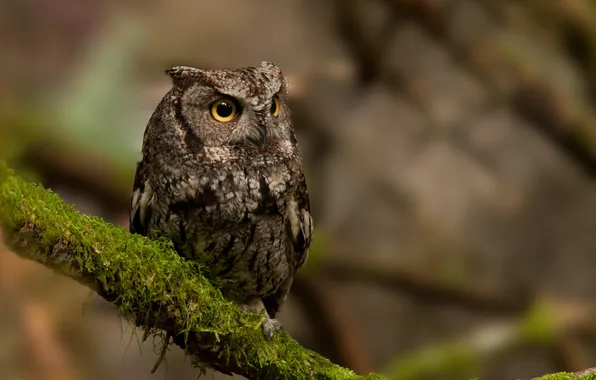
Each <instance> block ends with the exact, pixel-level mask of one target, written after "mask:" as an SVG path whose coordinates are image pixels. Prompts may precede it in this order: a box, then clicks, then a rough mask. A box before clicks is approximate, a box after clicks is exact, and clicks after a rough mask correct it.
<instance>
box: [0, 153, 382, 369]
mask: <svg viewBox="0 0 596 380" xmlns="http://www.w3.org/2000/svg"><path fill="white" fill-rule="evenodd" d="M0 226H1V227H2V230H3V237H4V240H5V242H6V244H7V245H8V246H9V247H10V248H11V249H12V250H13V251H14V252H15V253H17V254H18V255H20V256H21V257H23V258H25V259H29V260H34V261H37V262H39V263H41V264H43V265H45V266H46V267H48V268H51V269H53V270H55V271H56V272H59V273H61V274H63V275H66V276H68V277H71V278H73V279H75V280H77V281H78V282H80V283H82V284H84V285H86V286H89V287H90V288H92V289H93V290H95V291H96V292H97V293H98V294H99V295H100V296H101V297H103V298H105V299H106V300H108V301H109V302H112V303H114V304H116V305H117V306H118V307H119V308H120V310H121V312H122V314H123V316H124V317H125V318H126V319H127V320H129V321H131V322H132V323H134V324H135V325H137V326H139V327H141V328H143V329H145V330H146V331H148V332H152V333H158V332H161V331H162V330H164V331H166V332H167V333H169V334H171V335H173V340H174V343H175V344H177V345H178V346H180V347H182V348H183V349H184V350H185V351H186V352H187V353H188V354H190V355H192V357H193V358H194V359H195V361H196V362H197V363H199V364H201V365H207V366H211V367H215V368H218V369H220V370H223V371H227V372H234V373H237V374H240V375H243V376H245V377H247V378H249V379H308V378H316V379H358V378H363V379H364V378H367V379H380V377H379V376H378V375H375V374H371V375H369V376H367V377H360V376H358V375H356V374H355V373H354V372H353V371H351V370H349V369H346V368H342V367H340V366H338V365H335V364H333V363H331V362H330V361H329V360H328V359H326V358H324V357H322V356H320V355H318V354H316V353H315V352H313V351H310V350H307V349H305V348H303V347H302V346H300V345H299V344H298V343H297V342H296V341H295V340H294V339H292V338H291V337H290V336H289V335H288V334H287V333H284V332H280V333H277V334H275V336H274V338H273V340H272V341H271V342H267V341H265V340H264V338H263V333H262V331H261V328H260V322H261V317H258V316H256V315H252V314H249V313H246V312H243V311H241V310H240V308H239V307H238V306H236V305H234V304H233V303H230V302H228V301H226V300H225V299H224V298H223V297H222V295H221V293H220V292H219V291H218V290H217V289H216V288H214V287H213V286H212V285H211V284H210V283H209V282H208V281H207V279H205V277H203V276H202V275H201V267H200V264H197V263H193V262H189V261H188V260H184V259H182V258H180V256H178V255H177V254H176V253H175V251H174V250H173V249H172V246H171V244H170V243H169V242H166V241H151V240H149V239H147V238H144V237H142V236H139V235H133V234H130V233H128V232H127V231H125V230H124V229H122V228H119V227H116V226H113V225H110V224H108V223H106V222H105V221H103V220H101V219H100V218H97V217H90V216H86V215H83V214H81V213H79V212H77V211H76V210H75V209H74V208H73V207H71V206H69V205H66V204H65V203H64V202H62V201H61V200H60V198H59V197H58V196H57V195H55V194H53V193H52V192H51V191H48V190H45V189H43V188H42V187H41V186H37V185H35V184H31V183H28V182H27V181H24V180H23V179H22V178H20V177H19V176H17V175H16V174H15V173H14V172H13V171H12V170H10V169H9V168H8V167H7V166H6V164H5V163H3V162H0Z"/></svg>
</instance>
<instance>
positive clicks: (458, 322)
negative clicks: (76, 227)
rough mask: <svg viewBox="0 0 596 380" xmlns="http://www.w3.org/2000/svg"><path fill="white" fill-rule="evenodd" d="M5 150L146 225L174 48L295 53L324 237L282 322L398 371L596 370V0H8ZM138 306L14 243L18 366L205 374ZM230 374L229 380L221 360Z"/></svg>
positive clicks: (10, 346) (288, 57) (6, 257)
mask: <svg viewBox="0 0 596 380" xmlns="http://www.w3.org/2000/svg"><path fill="white" fill-rule="evenodd" d="M0 42H1V46H2V53H1V55H0V57H1V58H0V158H1V159H6V160H8V161H9V163H10V165H12V166H13V167H15V168H17V169H19V170H20V172H21V173H23V174H24V175H26V176H27V177H28V178H30V179H33V180H37V181H40V182H41V183H43V184H44V185H45V186H46V187H50V188H52V189H53V190H54V191H56V192H57V193H59V194H60V195H61V196H62V197H63V199H64V200H65V201H67V202H68V203H72V204H75V205H76V207H77V208H78V209H80V210H81V211H82V212H85V213H90V214H94V215H99V216H101V217H103V218H105V219H106V220H108V221H110V222H112V223H115V224H118V225H122V226H126V225H127V223H128V216H127V212H128V205H129V196H130V191H131V186H132V180H133V175H134V170H135V164H136V161H137V160H138V159H139V158H140V147H141V139H142V134H143V130H144V128H145V124H146V122H147V120H148V119H149V117H150V115H151V112H152V110H153V109H154V107H155V106H156V105H157V103H158V102H159V100H160V99H161V97H162V96H163V95H164V94H165V93H166V92H167V91H168V89H169V88H170V82H169V79H168V78H167V77H166V76H165V75H164V73H163V71H164V70H165V69H166V68H168V67H170V66H174V65H181V64H184V65H192V66H197V67H208V68H210V67H237V66H244V65H258V64H259V63H260V62H261V61H262V60H269V61H272V62H275V63H276V64H278V65H279V66H280V67H281V68H282V69H283V71H284V73H285V74H286V75H287V76H288V79H289V82H290V86H291V89H290V92H291V93H290V95H291V102H292V107H293V112H294V120H295V125H296V127H297V129H298V131H299V139H300V142H301V144H302V150H303V153H304V156H305V165H306V174H307V181H308V183H309V187H310V189H311V196H312V208H313V214H314V217H315V221H316V226H317V228H316V245H315V248H313V251H312V254H311V259H310V261H309V264H308V266H307V267H306V268H305V269H304V270H303V271H302V273H300V275H299V277H298V279H297V281H296V282H295V285H294V288H293V290H292V293H291V296H290V299H289V302H288V304H287V305H286V307H285V309H284V311H283V313H282V315H281V321H282V323H283V324H284V325H285V328H286V329H287V330H288V331H289V332H290V333H291V334H292V335H293V336H294V337H295V338H296V339H298V340H299V341H300V342H301V343H303V344H304V345H305V346H307V347H309V348H312V349H314V350H316V351H318V352H319V353H321V354H323V355H326V356H328V357H329V358H330V359H332V360H334V361H336V362H338V363H339V364H342V365H346V366H349V367H351V368H353V369H354V370H356V371H357V372H359V373H367V372H368V371H371V370H374V371H378V372H381V373H383V374H385V375H387V376H389V377H390V378H393V379H467V378H472V377H476V376H479V377H480V378H482V379H491V380H498V379H503V380H505V379H514V378H530V377H533V376H539V375H542V374H544V373H548V372H554V371H563V370H566V371H575V370H580V369H583V368H587V367H590V366H594V365H595V363H596V322H594V321H596V318H594V317H595V315H596V308H595V306H594V304H593V299H594V298H593V297H594V295H595V294H596V279H595V276H594V273H595V270H596V237H595V236H594V232H595V231H596V217H595V216H594V215H596V191H595V189H594V177H595V175H596V117H595V115H596V110H595V107H594V105H595V103H594V100H595V96H596V6H594V3H593V2H592V1H590V0H567V1H538V0H524V1H519V0H511V1H509V0H416V1H412V0H410V1H408V0H285V1H269V0H252V1H237V0H220V1H207V0H168V1H157V0H152V1H136V0H121V1H105V0H3V1H0ZM141 335H142V334H140V333H138V332H134V331H133V330H132V329H131V327H130V326H129V325H128V324H127V323H126V322H124V321H122V320H121V319H120V318H119V316H118V312H117V310H115V308H114V307H112V306H111V305H109V304H107V303H106V302H103V301H102V300H101V299H100V298H99V297H97V296H94V295H91V294H90V293H89V291H88V290H86V289H85V288H83V287H81V286H79V285H78V284H75V283H74V282H72V281H70V280H68V279H65V278H62V277H59V276H57V275H54V274H52V273H50V272H49V271H47V270H46V269H44V268H42V267H41V266H39V265H36V264H33V263H29V262H25V261H22V260H20V259H18V258H17V257H16V256H15V255H13V254H11V253H10V252H9V251H8V250H7V249H6V248H0V337H1V338H0V379H2V380H12V379H36V380H37V379H39V380H42V379H43V380H46V379H47V380H59V379H60V380H75V379H98V380H99V379H107V378H110V379H122V380H124V379H162V378H163V379H194V378H196V375H197V371H196V370H195V369H193V368H192V367H191V365H190V360H189V359H187V358H185V357H184V354H183V353H182V352H181V351H180V350H179V349H178V348H177V347H172V348H171V349H170V351H169V353H168V355H167V362H166V363H165V364H162V366H161V367H160V369H159V370H158V372H157V373H156V374H154V375H150V373H149V371H150V369H151V367H152V365H153V363H154V362H155V360H156V358H157V354H156V352H157V351H158V350H159V347H154V345H153V342H152V340H151V339H149V340H148V341H146V342H144V343H143V342H141ZM206 378H209V379H224V378H227V376H224V375H221V374H212V373H209V374H208V375H207V376H206Z"/></svg>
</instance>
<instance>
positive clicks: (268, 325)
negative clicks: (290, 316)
mask: <svg viewBox="0 0 596 380" xmlns="http://www.w3.org/2000/svg"><path fill="white" fill-rule="evenodd" d="M262 326H263V334H264V335H265V339H267V340H271V339H272V338H273V333H274V332H276V331H279V330H283V326H282V325H281V322H280V321H278V320H277V319H275V318H269V317H267V319H265V321H263V325H262Z"/></svg>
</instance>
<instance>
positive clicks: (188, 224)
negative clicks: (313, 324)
mask: <svg viewBox="0 0 596 380" xmlns="http://www.w3.org/2000/svg"><path fill="white" fill-rule="evenodd" d="M167 73H168V74H169V75H170V77H171V78H172V80H173V84H174V85H173V88H172V89H171V90H170V91H169V92H168V93H167V94H166V95H165V96H164V98H163V99H162V100H161V102H160V103H159V105H158V106H157V109H156V110H155V111H154V113H153V115H152V116H151V119H150V120H149V123H148V125H147V128H146V130H145V135H144V139H143V157H142V159H141V161H140V162H139V163H138V165H137V171H136V176H135V181H134V190H133V195H132V201H131V211H130V231H131V232H133V233H139V234H143V235H147V236H149V237H152V238H155V237H158V236H161V235H165V236H167V237H168V238H170V239H171V240H172V241H173V242H174V245H175V247H176V249H177V251H178V252H179V253H180V254H181V255H183V256H185V257H188V258H190V259H193V258H198V256H199V255H200V256H201V258H200V259H201V261H203V262H206V263H208V267H209V268H210V269H211V272H210V274H209V275H213V276H216V277H218V278H224V279H229V280H231V281H230V282H229V285H227V286H226V287H225V288H224V289H222V290H223V291H224V294H226V295H227V296H228V297H230V298H232V299H234V300H236V301H237V302H239V303H240V304H242V305H243V307H244V308H245V309H246V310H249V311H252V312H263V310H266V312H267V313H266V314H267V315H268V319H267V320H266V321H265V323H264V324H263V329H264V332H265V334H266V335H267V336H268V337H270V336H271V335H272V334H273V332H274V331H275V330H277V329H279V328H280V327H281V326H280V324H279V322H277V320H276V319H274V318H275V316H276V314H277V313H278V312H279V310H280V309H281V307H282V305H283V304H284V302H285V299H286V297H287V294H288V292H289V291H290V287H291V285H292V281H293V279H294V276H295V274H296V271H297V270H298V269H299V268H300V267H301V266H302V265H303V264H304V262H305V260H306V257H307V255H308V247H309V245H310V243H311V239H312V231H313V225H312V218H311V216H310V203H309V197H308V191H307V188H306V183H305V179H304V174H303V171H302V162H301V155H300V150H299V147H298V143H297V141H296V136H295V131H294V128H293V125H292V122H291V115H290V110H289V108H288V104H287V92H286V88H287V85H286V81H285V79H284V77H283V75H282V73H281V71H280V70H279V69H278V68H277V66H275V65H274V64H272V63H267V62H263V63H262V64H261V65H260V67H245V68H239V69H216V70H201V69H195V68H191V67H175V68H172V69H169V70H167ZM233 110H235V111H236V112H235V115H234V112H232V111H233ZM232 116H233V117H232Z"/></svg>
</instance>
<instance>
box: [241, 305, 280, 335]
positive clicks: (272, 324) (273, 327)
mask: <svg viewBox="0 0 596 380" xmlns="http://www.w3.org/2000/svg"><path fill="white" fill-rule="evenodd" d="M240 308H241V309H242V310H244V311H248V312H249V313H255V314H264V315H265V320H264V321H263V325H262V328H263V334H264V335H265V338H266V339H267V340H271V338H273V333H274V332H276V331H279V330H282V329H283V327H282V325H281V322H280V321H278V320H277V319H275V318H271V317H270V316H269V314H267V310H266V309H265V305H263V301H261V298H259V297H257V296H249V297H247V298H246V299H245V300H244V303H243V304H242V306H240Z"/></svg>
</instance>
